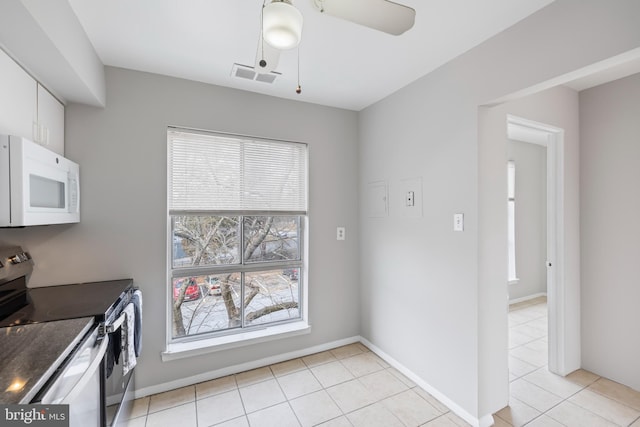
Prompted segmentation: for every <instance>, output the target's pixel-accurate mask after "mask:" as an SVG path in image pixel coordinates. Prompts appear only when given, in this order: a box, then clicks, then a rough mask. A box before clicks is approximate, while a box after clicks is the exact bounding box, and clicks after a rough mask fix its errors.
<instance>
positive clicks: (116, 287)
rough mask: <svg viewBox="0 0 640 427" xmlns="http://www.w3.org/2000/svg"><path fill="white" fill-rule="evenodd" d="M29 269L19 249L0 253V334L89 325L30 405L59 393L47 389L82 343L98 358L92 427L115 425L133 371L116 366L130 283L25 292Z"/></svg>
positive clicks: (28, 259)
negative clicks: (67, 323)
mask: <svg viewBox="0 0 640 427" xmlns="http://www.w3.org/2000/svg"><path fill="white" fill-rule="evenodd" d="M32 269H33V260H32V259H31V256H30V255H29V254H28V253H27V252H25V251H23V250H22V249H21V248H20V247H10V248H0V328H14V329H15V328H20V327H21V328H24V329H25V330H29V331H32V330H33V328H32V327H31V326H30V325H38V324H50V323H51V322H59V321H63V320H66V319H80V318H93V319H94V325H93V326H92V327H91V328H90V330H89V331H88V332H83V333H84V334H85V336H84V337H82V342H81V343H80V344H74V349H73V351H72V352H71V353H70V354H69V355H68V356H67V357H66V358H65V361H64V362H63V363H62V364H61V365H60V367H58V368H56V370H55V372H54V374H53V375H52V376H51V378H49V379H47V381H46V384H45V385H44V386H43V387H42V390H39V391H38V392H37V394H36V397H35V398H34V400H32V402H39V401H41V400H40V399H42V397H43V396H47V392H49V393H51V392H50V391H49V390H50V389H51V388H52V387H54V388H55V387H58V388H59V387H60V386H59V384H57V385H55V386H54V385H53V384H54V383H55V382H56V380H57V379H58V378H59V377H63V376H64V369H65V367H67V366H68V365H69V363H71V362H72V360H73V356H74V354H77V352H78V351H79V349H80V348H82V345H83V344H82V343H85V344H84V345H85V347H87V350H86V351H87V352H89V351H93V352H94V353H95V354H96V355H97V356H96V357H99V358H100V359H99V360H97V361H96V363H99V366H98V367H97V372H98V373H99V375H98V376H99V389H100V396H99V399H100V401H99V421H98V423H97V424H96V425H97V426H101V427H106V426H115V425H117V424H118V420H119V419H124V418H126V417H125V416H124V413H126V412H127V411H128V410H130V404H131V402H132V397H133V396H132V393H133V388H134V385H133V370H130V371H129V372H127V373H126V374H125V373H124V371H123V367H122V363H118V356H119V354H120V352H121V351H126V349H124V348H122V347H121V345H122V346H126V345H127V343H126V340H124V339H122V337H121V335H120V329H119V326H120V325H121V324H122V323H123V317H124V315H123V310H124V308H125V307H126V306H127V305H128V304H129V303H130V302H131V300H132V296H133V293H134V291H135V288H134V287H133V280H132V279H120V280H110V281H102V282H90V283H76V284H69V285H58V286H50V287H41V288H28V287H27V282H28V280H29V277H30V274H31V272H32ZM47 326H49V325H47ZM10 330H11V329H6V331H10ZM91 349H93V350H91ZM98 349H100V350H101V353H102V354H100V353H99V352H98ZM85 358H86V357H85ZM5 369H6V368H5ZM31 394H33V393H31ZM107 404H109V405H113V406H112V408H113V410H111V411H107V409H106V408H107ZM72 425H73V423H72Z"/></svg>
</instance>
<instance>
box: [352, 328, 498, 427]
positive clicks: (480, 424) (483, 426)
mask: <svg viewBox="0 0 640 427" xmlns="http://www.w3.org/2000/svg"><path fill="white" fill-rule="evenodd" d="M360 341H361V342H362V344H364V345H366V346H367V347H369V349H371V351H373V352H374V353H375V354H377V355H378V356H380V358H382V359H383V360H384V361H385V362H387V363H388V364H389V365H391V366H393V367H394V368H396V369H397V370H398V371H400V372H401V373H402V374H403V375H405V376H406V377H407V378H409V379H410V380H411V381H413V382H414V383H416V384H417V385H418V387H420V388H421V389H423V390H424V391H426V392H427V393H429V394H430V395H432V396H433V397H435V398H436V399H438V400H439V401H440V402H441V403H442V404H443V405H445V406H446V407H447V408H449V409H450V410H451V412H453V413H455V414H456V415H458V416H459V417H460V418H462V419H463V420H465V421H466V422H468V423H469V424H471V425H472V426H473V427H489V426H492V425H493V416H492V415H491V414H488V415H485V416H483V417H481V418H476V417H474V416H473V415H471V414H470V413H468V412H467V411H466V410H464V409H463V408H461V407H460V406H459V405H458V404H457V403H455V402H454V401H453V400H451V399H449V397H447V396H445V395H444V394H442V393H441V392H440V391H439V390H438V389H436V388H434V387H432V386H431V385H430V384H428V383H427V382H425V381H424V380H423V379H422V378H420V377H419V376H417V375H416V374H414V373H413V372H412V371H411V370H409V369H408V368H407V367H405V366H404V365H403V364H401V363H400V362H398V361H397V360H395V359H394V358H393V357H391V356H389V355H388V354H387V353H385V352H384V351H382V350H381V349H380V348H378V347H376V346H375V345H374V344H372V343H371V342H370V341H369V340H367V339H366V338H362V337H360Z"/></svg>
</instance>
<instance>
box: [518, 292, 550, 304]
mask: <svg viewBox="0 0 640 427" xmlns="http://www.w3.org/2000/svg"><path fill="white" fill-rule="evenodd" d="M546 296H547V293H546V292H539V293H537V294H533V295H527V296H526V297H522V298H515V299H510V300H509V305H511V304H517V303H519V302H525V301H529V300H530V299H534V298H538V297H546Z"/></svg>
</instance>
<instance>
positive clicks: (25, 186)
mask: <svg viewBox="0 0 640 427" xmlns="http://www.w3.org/2000/svg"><path fill="white" fill-rule="evenodd" d="M74 222H80V167H79V166H78V165H77V164H76V163H74V162H72V161H71V160H69V159H66V158H64V157H62V156H60V155H59V154H57V153H54V152H53V151H51V150H48V149H46V148H44V147H43V146H41V145H38V144H36V143H35V142H32V141H29V140H28V139H26V138H22V137H18V136H10V135H0V227H24V226H29V225H49V224H68V223H74Z"/></svg>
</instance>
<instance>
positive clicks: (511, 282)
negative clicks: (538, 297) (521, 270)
mask: <svg viewBox="0 0 640 427" xmlns="http://www.w3.org/2000/svg"><path fill="white" fill-rule="evenodd" d="M518 282H520V279H518V278H517V277H516V278H515V279H509V284H510V285H517V284H518Z"/></svg>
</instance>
